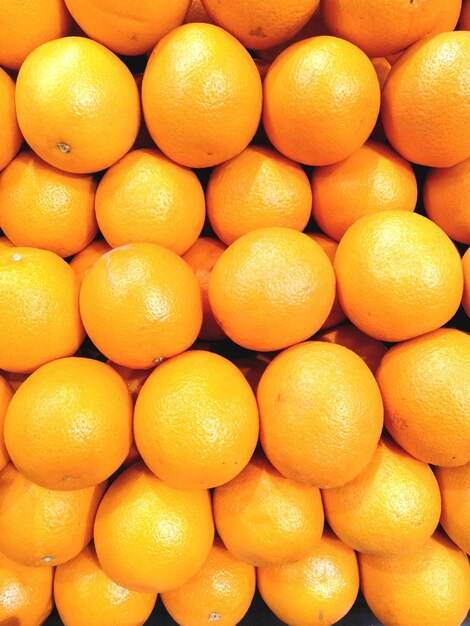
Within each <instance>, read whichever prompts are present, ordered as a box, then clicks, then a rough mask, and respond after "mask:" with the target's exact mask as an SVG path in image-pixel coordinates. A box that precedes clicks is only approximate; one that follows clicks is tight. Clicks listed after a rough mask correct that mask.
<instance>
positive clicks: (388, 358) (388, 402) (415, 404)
mask: <svg viewBox="0 0 470 626" xmlns="http://www.w3.org/2000/svg"><path fill="white" fill-rule="evenodd" d="M469 371H470V335H468V334H467V333H463V332H461V331H459V330H454V329H452V328H441V329H439V330H436V331H434V332H431V333H427V334H425V335H422V336H421V337H417V338H416V339H411V340H410V341H406V342H403V343H401V344H399V345H397V346H393V347H392V348H391V349H390V350H389V351H388V352H387V353H386V354H385V356H384V357H383V359H382V362H381V364H380V367H379V369H378V371H377V382H378V383H379V387H380V390H381V392H382V397H383V401H384V407H385V426H386V427H387V430H388V431H389V432H390V434H391V435H392V437H393V438H394V439H395V440H396V441H397V443H398V444H399V445H400V446H401V447H402V448H404V449H405V450H406V451H407V452H409V453H410V454H412V455H413V456H414V457H416V458H417V459H420V460H421V461H424V462H425V463H432V464H433V465H443V466H449V467H454V466H457V465H464V464H465V463H468V462H469V461H470V445H469V444H470V386H469V384H468V373H469Z"/></svg>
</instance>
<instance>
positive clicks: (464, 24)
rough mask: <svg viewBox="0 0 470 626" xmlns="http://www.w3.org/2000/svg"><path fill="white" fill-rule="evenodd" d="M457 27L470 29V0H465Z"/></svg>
mask: <svg viewBox="0 0 470 626" xmlns="http://www.w3.org/2000/svg"><path fill="white" fill-rule="evenodd" d="M457 28H459V30H470V0H463V4H462V11H461V12H460V18H459V23H458V26H457Z"/></svg>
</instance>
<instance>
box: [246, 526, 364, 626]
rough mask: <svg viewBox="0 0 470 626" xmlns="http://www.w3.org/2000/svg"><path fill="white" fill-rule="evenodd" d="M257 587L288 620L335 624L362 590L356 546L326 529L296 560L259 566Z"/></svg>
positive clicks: (301, 625)
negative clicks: (312, 545) (305, 554)
mask: <svg viewBox="0 0 470 626" xmlns="http://www.w3.org/2000/svg"><path fill="white" fill-rule="evenodd" d="M257 582H258V589H259V592H260V594H261V596H262V598H263V600H264V601H265V602H266V604H267V605H268V606H269V608H270V609H271V610H272V611H273V612H274V614H275V615H276V616H277V617H278V618H279V619H281V620H282V621H283V622H286V624H295V625H296V626H322V625H326V624H335V623H336V622H337V621H338V620H340V619H341V618H342V617H343V616H345V615H346V614H347V613H348V612H349V610H350V609H351V608H352V606H353V604H354V602H355V600H356V597H357V593H358V591H359V569H358V565H357V559H356V555H355V553H354V550H352V549H351V548H349V547H348V546H346V545H345V544H344V543H343V542H342V541H340V540H339V539H338V538H337V537H335V535H333V533H332V532H331V531H330V530H328V529H325V531H324V533H323V537H322V538H321V541H320V543H319V544H318V545H317V546H316V548H314V549H313V550H311V552H310V554H309V555H308V556H307V557H306V558H304V559H302V560H300V561H297V562H296V563H291V564H288V565H278V566H274V567H273V566H271V567H260V568H258V570H257Z"/></svg>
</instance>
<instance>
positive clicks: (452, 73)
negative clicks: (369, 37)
mask: <svg viewBox="0 0 470 626" xmlns="http://www.w3.org/2000/svg"><path fill="white" fill-rule="evenodd" d="M469 54H470V32H465V31H455V32H452V33H440V34H438V35H436V36H435V37H432V38H429V39H424V40H422V41H420V42H418V43H416V44H415V45H414V46H412V47H411V48H410V49H409V50H407V51H406V52H405V53H404V54H403V55H402V56H401V57H400V59H399V60H398V61H397V62H396V63H395V64H394V65H393V66H392V69H391V71H390V74H389V75H388V78H387V82H386V83H385V87H384V89H383V92H382V111H381V118H382V123H383V127H384V130H385V133H386V135H387V139H388V140H389V141H390V143H391V144H392V146H393V147H394V148H395V150H396V151H397V152H399V153H400V154H401V155H402V156H403V157H404V158H405V159H408V160H409V161H412V162H414V163H419V164H420V165H428V166H430V167H450V166H452V165H456V164H457V163H460V162H461V161H464V160H465V159H468V158H469V157H470V124H468V119H469V116H470V98H469V97H468V92H469V90H470V67H469V64H468V56H469Z"/></svg>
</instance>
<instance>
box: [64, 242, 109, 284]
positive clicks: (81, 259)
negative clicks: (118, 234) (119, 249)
mask: <svg viewBox="0 0 470 626" xmlns="http://www.w3.org/2000/svg"><path fill="white" fill-rule="evenodd" d="M110 250H111V247H110V246H109V245H108V244H107V243H106V241H103V239H95V240H94V241H92V242H91V243H90V244H89V245H88V246H87V247H86V248H83V250H81V251H80V252H79V253H78V254H75V255H74V257H73V258H72V259H71V260H70V267H72V268H73V269H74V270H75V273H76V274H77V278H78V282H79V283H80V285H81V284H82V282H83V279H84V278H85V276H86V275H87V274H88V270H89V269H90V267H92V265H94V264H95V262H96V261H97V260H98V259H100V258H101V257H102V256H103V254H105V253H106V252H109V251H110Z"/></svg>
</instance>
